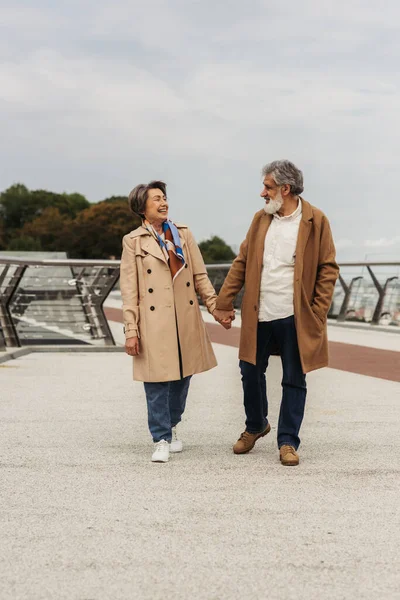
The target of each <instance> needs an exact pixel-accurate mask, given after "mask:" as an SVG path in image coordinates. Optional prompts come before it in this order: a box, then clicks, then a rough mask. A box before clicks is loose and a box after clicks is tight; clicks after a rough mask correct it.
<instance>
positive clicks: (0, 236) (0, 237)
mask: <svg viewBox="0 0 400 600" xmlns="http://www.w3.org/2000/svg"><path fill="white" fill-rule="evenodd" d="M6 240H7V237H6V228H5V225H4V221H3V219H1V218H0V250H5V248H6V247H7V241H6Z"/></svg>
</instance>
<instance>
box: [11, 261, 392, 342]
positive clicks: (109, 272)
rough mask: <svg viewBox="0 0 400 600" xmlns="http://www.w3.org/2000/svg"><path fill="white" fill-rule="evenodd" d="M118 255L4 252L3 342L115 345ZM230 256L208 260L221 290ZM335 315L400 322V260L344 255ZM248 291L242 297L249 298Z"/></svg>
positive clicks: (237, 303) (238, 300) (332, 313)
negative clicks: (111, 315) (112, 303)
mask: <svg viewBox="0 0 400 600" xmlns="http://www.w3.org/2000/svg"><path fill="white" fill-rule="evenodd" d="M119 266H120V261H117V260H94V261H90V260H69V259H65V260H64V259H61V260H60V259H57V260H23V259H20V258H13V257H4V256H2V257H0V349H1V348H3V349H4V348H5V347H16V346H27V345H29V346H33V345H43V344H54V345H60V344H67V345H71V344H74V345H75V344H91V345H100V346H110V345H115V341H114V338H113V335H112V332H111V329H110V327H109V324H108V321H107V318H106V316H105V313H104V302H105V300H106V299H107V297H108V295H109V293H110V292H111V290H112V289H115V288H116V287H118V279H119ZM229 268H230V264H214V265H207V270H208V273H209V277H210V279H211V282H212V284H213V285H214V287H215V289H216V291H217V292H218V291H219V290H220V288H221V286H222V284H223V282H224V279H225V277H226V274H227V272H228V270H229ZM340 268H341V272H340V277H339V280H338V282H337V285H336V288H335V292H334V297H333V302H332V306H331V309H330V311H329V317H330V318H332V319H337V320H338V321H342V322H343V321H356V322H364V323H370V324H371V325H377V324H384V325H392V326H393V327H398V326H400V279H399V278H400V262H397V261H396V262H382V263H379V262H363V263H361V262H358V263H342V264H341V265H340ZM242 295H243V290H242V292H241V293H240V294H239V295H238V297H237V298H236V301H235V306H236V307H239V306H240V304H241V299H242Z"/></svg>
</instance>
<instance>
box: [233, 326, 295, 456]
mask: <svg viewBox="0 0 400 600" xmlns="http://www.w3.org/2000/svg"><path fill="white" fill-rule="evenodd" d="M276 347H278V348H279V352H280V355H281V360H282V368H283V378H282V402H281V409H280V413H279V421H278V447H279V448H280V447H281V446H283V445H284V444H290V445H291V446H294V447H295V448H296V449H297V448H298V447H299V445H300V438H299V431H300V427H301V423H302V421H303V416H304V408H305V403H306V395H307V387H306V376H305V375H304V373H303V370H302V367H301V363H300V355H299V347H298V345H297V335H296V326H295V323H294V316H291V317H287V318H286V319H277V320H276V321H268V322H259V323H258V329H257V359H256V362H257V364H256V365H252V364H251V363H248V362H245V361H243V360H241V361H240V363H239V364H240V370H241V373H242V384H243V394H244V409H245V412H246V429H247V431H249V432H250V433H259V432H260V431H264V429H265V428H266V426H267V424H268V399H267V383H266V378H265V371H266V369H267V366H268V360H269V357H270V356H271V353H272V352H273V350H274V348H276Z"/></svg>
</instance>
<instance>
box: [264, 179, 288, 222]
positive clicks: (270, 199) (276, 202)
mask: <svg viewBox="0 0 400 600" xmlns="http://www.w3.org/2000/svg"><path fill="white" fill-rule="evenodd" d="M263 186H264V187H263V189H262V192H261V194H260V196H261V198H264V199H265V205H264V210H265V212H266V213H267V214H269V215H274V214H275V213H277V212H278V211H279V210H280V209H281V208H282V204H283V198H282V192H281V188H282V186H279V185H277V184H276V183H275V180H274V179H273V178H272V176H271V175H267V176H266V177H264V181H263Z"/></svg>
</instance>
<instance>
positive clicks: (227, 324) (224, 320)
mask: <svg viewBox="0 0 400 600" xmlns="http://www.w3.org/2000/svg"><path fill="white" fill-rule="evenodd" d="M212 315H213V317H214V319H215V320H216V321H218V323H220V325H222V327H224V328H225V329H230V328H231V327H232V321H234V320H235V311H234V310H218V309H215V310H214V311H213V313H212Z"/></svg>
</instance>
